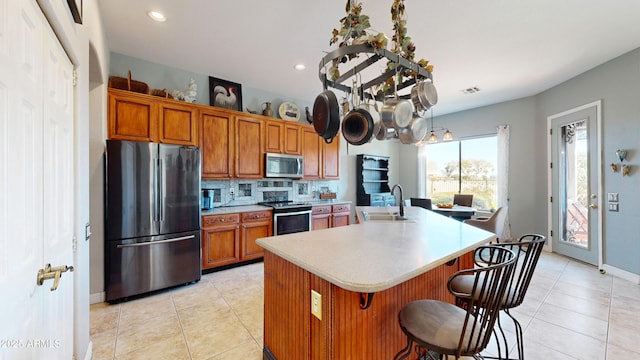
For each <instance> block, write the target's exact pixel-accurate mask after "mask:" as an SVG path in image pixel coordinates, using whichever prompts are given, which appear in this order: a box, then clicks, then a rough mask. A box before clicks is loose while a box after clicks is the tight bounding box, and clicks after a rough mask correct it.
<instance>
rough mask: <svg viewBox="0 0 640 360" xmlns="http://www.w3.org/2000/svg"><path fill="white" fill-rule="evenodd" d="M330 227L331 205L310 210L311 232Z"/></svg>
mask: <svg viewBox="0 0 640 360" xmlns="http://www.w3.org/2000/svg"><path fill="white" fill-rule="evenodd" d="M330 227H331V205H321V206H313V207H312V208H311V230H320V229H328V228H330Z"/></svg>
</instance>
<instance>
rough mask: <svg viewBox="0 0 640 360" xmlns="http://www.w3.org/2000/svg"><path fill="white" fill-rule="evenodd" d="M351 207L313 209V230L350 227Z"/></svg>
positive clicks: (335, 206) (321, 206) (345, 205)
mask: <svg viewBox="0 0 640 360" xmlns="http://www.w3.org/2000/svg"><path fill="white" fill-rule="evenodd" d="M350 218H351V205H350V204H337V205H317V206H313V207H312V208H311V229H312V230H319V229H328V228H331V227H338V226H346V225H349V224H350V222H351V220H350Z"/></svg>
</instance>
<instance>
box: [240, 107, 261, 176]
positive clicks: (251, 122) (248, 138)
mask: <svg viewBox="0 0 640 360" xmlns="http://www.w3.org/2000/svg"><path fill="white" fill-rule="evenodd" d="M262 128H263V120H262V119H254V118H251V117H248V116H237V117H236V118H235V136H236V138H235V143H236V147H235V161H236V163H235V168H236V169H235V170H236V171H235V177H237V178H241V179H262V178H263V177H264V150H263V147H264V146H263V145H262V144H263V130H262Z"/></svg>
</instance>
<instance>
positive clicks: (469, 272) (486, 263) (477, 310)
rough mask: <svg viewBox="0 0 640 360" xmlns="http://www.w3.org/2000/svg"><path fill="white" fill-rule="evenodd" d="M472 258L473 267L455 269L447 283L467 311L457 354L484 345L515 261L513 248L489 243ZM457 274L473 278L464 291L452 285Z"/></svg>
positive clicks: (491, 330) (487, 340) (478, 348)
mask: <svg viewBox="0 0 640 360" xmlns="http://www.w3.org/2000/svg"><path fill="white" fill-rule="evenodd" d="M474 259H476V260H474V262H476V267H475V268H473V269H466V270H460V271H458V272H456V273H455V274H453V275H452V276H451V278H449V281H448V283H447V288H448V289H449V292H450V293H451V294H453V295H454V296H455V297H456V298H457V299H460V300H462V302H461V303H459V304H464V305H465V307H466V312H467V313H466V316H465V320H464V321H465V323H464V326H463V331H462V333H461V336H460V340H459V343H458V353H457V354H456V356H468V355H471V354H477V353H479V352H481V351H482V350H484V349H485V348H486V347H487V344H488V343H489V340H490V339H491V334H492V332H493V326H494V324H495V321H496V319H497V318H498V316H499V311H500V305H501V303H502V301H501V299H502V298H503V297H504V294H505V291H506V288H507V285H508V280H509V279H510V278H511V277H512V276H511V275H512V273H513V267H514V265H515V263H516V255H515V253H514V252H513V251H511V250H509V249H507V248H504V247H495V246H492V245H488V246H481V247H479V248H477V249H476V250H475V252H474ZM478 259H482V261H478ZM458 276H472V277H473V284H472V285H471V286H470V287H469V288H468V289H466V290H465V292H460V291H456V290H454V289H453V288H452V287H451V282H452V281H453V280H454V279H455V278H456V277H458ZM480 305H481V306H480Z"/></svg>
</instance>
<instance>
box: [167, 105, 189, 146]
mask: <svg viewBox="0 0 640 360" xmlns="http://www.w3.org/2000/svg"><path fill="white" fill-rule="evenodd" d="M158 115H159V119H158V142H161V143H165V144H178V145H194V146H196V145H198V110H197V109H196V108H195V107H193V106H192V105H183V104H177V103H174V102H168V101H167V102H159V103H158Z"/></svg>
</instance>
